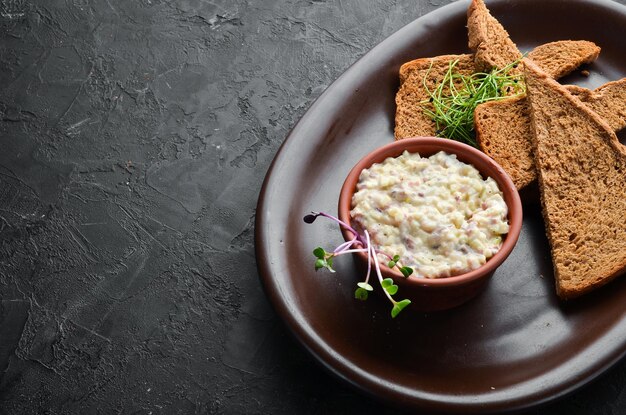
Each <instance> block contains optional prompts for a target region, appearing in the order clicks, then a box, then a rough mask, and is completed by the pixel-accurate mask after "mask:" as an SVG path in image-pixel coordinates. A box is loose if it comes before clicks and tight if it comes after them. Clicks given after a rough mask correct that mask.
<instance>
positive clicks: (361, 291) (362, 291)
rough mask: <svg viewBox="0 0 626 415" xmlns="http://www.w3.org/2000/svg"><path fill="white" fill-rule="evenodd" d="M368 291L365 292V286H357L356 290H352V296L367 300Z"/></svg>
mask: <svg viewBox="0 0 626 415" xmlns="http://www.w3.org/2000/svg"><path fill="white" fill-rule="evenodd" d="M368 295H369V293H368V292H367V290H366V289H365V288H361V287H359V288H357V289H356V291H355V292H354V298H356V299H357V300H361V301H365V300H367V297H368Z"/></svg>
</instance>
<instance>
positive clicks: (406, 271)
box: [400, 267, 413, 278]
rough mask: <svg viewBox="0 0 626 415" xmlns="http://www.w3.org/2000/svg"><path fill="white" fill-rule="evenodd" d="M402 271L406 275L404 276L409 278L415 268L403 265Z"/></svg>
mask: <svg viewBox="0 0 626 415" xmlns="http://www.w3.org/2000/svg"><path fill="white" fill-rule="evenodd" d="M400 272H401V273H402V275H404V278H408V277H409V275H411V274H413V268H411V267H402V268H400Z"/></svg>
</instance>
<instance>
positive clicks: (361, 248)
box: [304, 212, 413, 318]
mask: <svg viewBox="0 0 626 415" xmlns="http://www.w3.org/2000/svg"><path fill="white" fill-rule="evenodd" d="M319 216H323V217H326V218H328V219H331V220H333V221H335V222H337V223H338V224H339V225H340V226H341V227H342V228H344V229H346V230H348V231H349V232H350V233H352V235H353V237H352V239H350V240H348V241H346V242H344V243H342V244H340V245H339V246H338V247H337V248H335V249H334V250H333V251H332V252H329V251H326V250H325V249H324V248H322V247H317V248H315V249H314V250H313V255H314V256H315V270H316V271H317V270H320V269H322V268H326V269H327V270H329V271H330V272H335V270H334V269H333V258H335V257H337V256H340V255H345V254H351V253H355V252H363V253H365V254H367V273H366V275H365V280H364V281H361V282H359V283H357V288H356V290H355V291H354V298H356V299H357V300H362V301H365V300H367V298H368V296H369V293H370V292H371V291H374V287H372V286H371V285H370V283H369V279H370V275H371V270H372V265H373V268H374V270H375V273H376V277H377V278H378V282H379V284H380V286H381V287H382V288H383V292H384V293H385V296H386V297H387V298H388V299H389V301H390V302H391V305H392V309H391V317H393V318H395V317H396V316H397V315H398V313H400V311H402V310H403V309H404V308H405V307H406V306H408V305H409V304H411V300H408V299H404V300H401V301H396V300H395V299H394V298H393V296H394V295H395V294H396V293H397V292H398V286H397V285H395V284H394V283H393V280H392V279H391V278H383V276H382V273H381V271H380V262H379V261H380V260H379V258H378V256H379V255H380V256H383V257H385V258H388V260H389V261H388V262H387V266H388V267H389V268H391V269H393V268H396V269H398V270H399V271H400V272H401V273H402V275H404V277H405V278H407V277H408V276H409V275H411V274H412V273H413V269H412V268H411V267H407V266H402V265H401V264H400V256H399V255H393V256H391V255H389V254H387V253H384V252H381V251H379V250H377V249H376V248H374V246H373V244H372V241H371V239H370V235H369V233H368V232H367V230H365V231H364V232H363V234H362V235H361V234H360V233H359V232H357V231H356V229H354V228H353V227H351V226H350V225H348V224H347V223H345V222H343V221H341V220H340V219H338V218H336V217H334V216H332V215H329V214H327V213H324V212H311V214H309V215H306V216H305V217H304V221H305V222H306V223H313V222H314V221H315V219H317V218H318V217H319Z"/></svg>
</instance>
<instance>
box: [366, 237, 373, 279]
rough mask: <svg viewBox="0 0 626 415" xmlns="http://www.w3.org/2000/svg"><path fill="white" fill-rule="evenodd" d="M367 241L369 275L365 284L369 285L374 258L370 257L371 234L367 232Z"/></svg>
mask: <svg viewBox="0 0 626 415" xmlns="http://www.w3.org/2000/svg"><path fill="white" fill-rule="evenodd" d="M365 240H366V241H367V275H365V283H366V284H369V280H370V273H371V272H372V256H371V255H370V246H371V245H370V234H369V233H368V232H367V229H366V230H365Z"/></svg>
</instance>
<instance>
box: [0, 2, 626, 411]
mask: <svg viewBox="0 0 626 415" xmlns="http://www.w3.org/2000/svg"><path fill="white" fill-rule="evenodd" d="M447 3H449V2H448V1H444V0H441V1H436V0H432V1H423V0H422V1H411V0H368V1H363V0H335V1H330V0H329V1H322V0H318V1H298V0H259V1H252V0H233V1H229V0H216V1H205V0H180V1H174V0H136V1H125V0H99V1H98V0H39V1H27V0H0V65H1V66H0V91H1V92H0V116H1V120H0V140H1V141H0V296H1V299H2V301H1V303H0V413H3V414H4V413H6V414H13V413H52V414H60V413H98V412H99V413H114V412H120V413H139V414H144V413H145V414H150V413H153V414H156V413H168V414H169V413H227V414H230V413H235V414H237V413H268V414H293V413H312V414H314V413H346V414H347V413H357V412H360V413H367V414H374V413H376V414H380V413H391V412H393V411H392V410H391V409H389V408H385V407H383V406H380V404H378V403H376V402H375V401H372V400H370V399H369V398H367V397H364V396H362V395H360V394H358V393H357V392H354V391H353V390H352V389H350V388H349V387H347V386H345V385H344V384H343V383H341V382H340V381H338V380H335V378H333V377H331V376H330V375H329V374H327V373H326V372H325V371H324V370H323V369H322V368H321V367H319V366H318V365H317V364H316V363H315V362H314V361H313V360H312V358H311V357H310V356H309V355H308V354H307V353H306V352H305V351H304V350H303V349H302V348H301V347H300V346H299V345H298V344H297V343H295V342H294V340H293V339H292V338H291V336H290V334H289V333H288V332H287V330H286V328H285V327H284V326H283V324H282V323H281V321H280V319H279V318H278V317H277V316H276V315H275V314H274V312H273V310H272V308H271V306H270V304H269V303H268V301H267V299H266V298H265V296H264V294H263V291H262V288H261V285H260V283H259V278H258V273H257V270H256V266H255V258H254V246H253V222H254V214H255V212H254V210H255V204H256V201H257V197H258V193H259V190H260V187H261V183H262V180H263V177H264V174H265V172H266V170H267V168H268V166H269V163H270V162H271V159H272V157H273V156H274V154H275V153H276V151H277V149H278V147H279V145H280V144H281V143H282V142H283V140H284V139H285V136H286V135H287V133H288V131H289V129H290V128H291V127H292V126H293V125H294V124H295V123H296V121H297V120H298V118H299V117H300V116H301V115H302V114H303V113H304V112H305V111H306V109H307V108H308V107H309V106H310V105H311V103H312V102H313V100H315V98H316V97H317V96H318V95H319V94H320V93H321V92H322V91H323V90H324V89H325V88H326V87H327V86H328V85H329V84H330V83H331V82H332V81H333V80H334V79H336V78H337V77H338V76H339V75H340V74H341V73H342V72H343V71H344V70H345V69H346V68H347V67H348V66H349V65H350V64H351V63H353V62H354V61H355V60H356V59H357V58H359V57H360V56H362V55H363V54H364V53H366V52H367V51H368V50H369V49H370V48H371V47H373V46H374V45H376V44H377V43H378V42H380V41H381V40H383V39H384V38H385V37H387V36H388V35H390V34H391V33H393V32H394V31H396V30H397V29H399V28H401V27H402V26H403V25H405V24H407V23H409V22H410V21H412V20H413V19H415V18H417V17H419V16H421V15H423V14H425V13H427V12H429V11H432V10H434V9H435V8H437V7H439V6H442V5H445V4H447ZM620 3H622V4H626V0H620ZM625 382H626V362H622V363H620V364H618V365H617V367H616V368H614V369H612V370H611V371H610V372H609V373H608V374H606V375H604V376H602V377H601V378H600V379H599V380H598V381H596V382H594V383H592V384H591V385H590V386H588V387H585V388H583V389H582V390H581V391H579V392H577V393H575V394H574V395H572V396H570V397H568V398H567V399H566V400H563V401H561V402H558V403H557V404H553V405H551V406H549V407H547V408H545V409H543V410H541V411H539V410H537V411H536V413H537V414H539V413H544V414H590V413H591V414H620V413H623V412H625V411H626V388H625Z"/></svg>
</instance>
